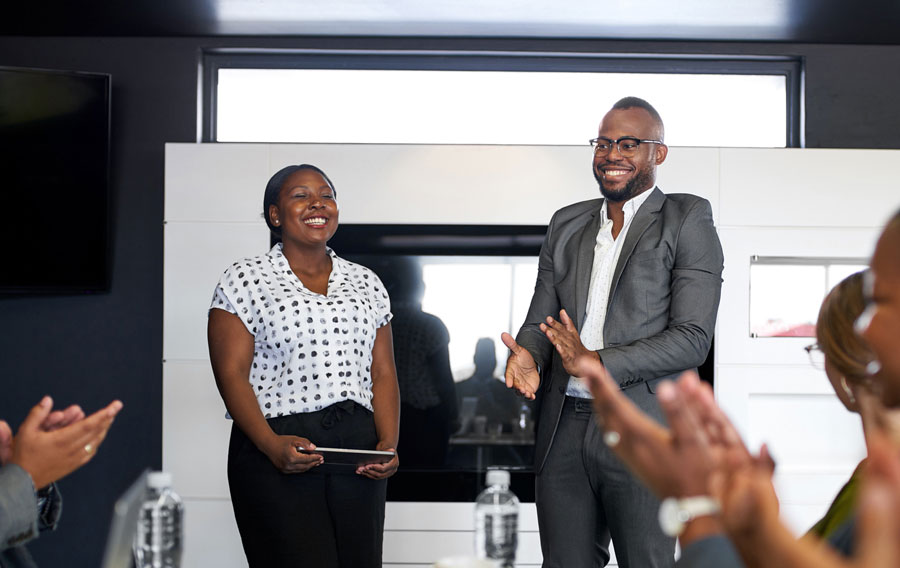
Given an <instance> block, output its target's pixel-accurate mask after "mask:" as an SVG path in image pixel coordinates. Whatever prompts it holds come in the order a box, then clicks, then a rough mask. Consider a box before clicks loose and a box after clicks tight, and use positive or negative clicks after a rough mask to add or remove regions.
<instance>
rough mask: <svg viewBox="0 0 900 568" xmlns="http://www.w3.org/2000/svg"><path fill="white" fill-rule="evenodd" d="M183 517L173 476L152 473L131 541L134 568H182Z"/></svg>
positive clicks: (161, 472)
mask: <svg viewBox="0 0 900 568" xmlns="http://www.w3.org/2000/svg"><path fill="white" fill-rule="evenodd" d="M183 515H184V505H183V504H182V502H181V497H179V496H178V494H177V493H175V491H173V490H172V474H170V473H167V472H164V471H154V472H151V473H150V474H149V475H148V476H147V496H146V498H145V499H144V504H143V506H142V507H141V512H140V516H139V517H138V526H137V533H136V534H135V537H134V557H135V567H136V568H178V567H179V566H181V548H182V534H183V533H182V517H183Z"/></svg>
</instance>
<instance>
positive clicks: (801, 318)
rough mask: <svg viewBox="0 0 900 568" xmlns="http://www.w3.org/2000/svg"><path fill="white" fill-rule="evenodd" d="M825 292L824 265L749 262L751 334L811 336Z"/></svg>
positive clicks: (813, 333)
mask: <svg viewBox="0 0 900 568" xmlns="http://www.w3.org/2000/svg"><path fill="white" fill-rule="evenodd" d="M824 294H825V267H824V266H810V265H789V264H753V265H751V266H750V335H751V336H754V337H814V336H815V331H816V317H817V315H818V313H819V305H820V304H821V302H822V298H823V296H824Z"/></svg>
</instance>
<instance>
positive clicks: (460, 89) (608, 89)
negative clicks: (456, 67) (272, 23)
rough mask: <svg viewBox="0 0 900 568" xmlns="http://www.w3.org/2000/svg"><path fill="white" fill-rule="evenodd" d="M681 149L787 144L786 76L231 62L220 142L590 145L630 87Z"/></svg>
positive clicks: (220, 111) (224, 78)
mask: <svg viewBox="0 0 900 568" xmlns="http://www.w3.org/2000/svg"><path fill="white" fill-rule="evenodd" d="M628 95H634V96H639V97H641V98H644V99H646V100H648V101H649V102H650V103H651V104H653V105H654V106H655V107H656V108H657V110H658V111H659V113H660V114H661V115H662V117H663V119H664V120H665V123H666V142H667V143H668V144H669V145H673V146H743V147H784V146H786V144H787V140H788V136H787V134H786V131H787V128H788V126H787V125H788V109H787V105H786V100H787V80H786V78H785V77H784V76H781V75H765V74H756V75H747V74H732V75H729V74H674V73H585V72H569V73H567V72H549V71H443V70H358V69H350V70H346V69H220V70H219V71H218V83H217V91H216V101H217V102H216V114H215V120H216V140H217V141H219V142H312V143H383V144H387V143H394V144H399V143H414V144H427V143H434V144H586V143H587V140H588V139H589V138H592V137H593V136H595V135H596V128H597V125H598V123H599V121H600V118H601V117H602V116H603V114H604V113H605V112H606V111H607V110H608V109H609V108H610V107H611V106H612V104H613V103H614V102H615V101H617V100H618V99H620V98H621V97H623V96H628Z"/></svg>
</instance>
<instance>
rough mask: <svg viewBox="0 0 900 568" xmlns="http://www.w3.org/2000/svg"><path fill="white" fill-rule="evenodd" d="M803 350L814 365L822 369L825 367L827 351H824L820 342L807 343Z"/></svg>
mask: <svg viewBox="0 0 900 568" xmlns="http://www.w3.org/2000/svg"><path fill="white" fill-rule="evenodd" d="M803 350H804V351H806V354H807V355H809V362H810V363H811V364H812V366H813V367H815V368H816V369H820V370H821V369H824V368H825V352H823V351H822V348H821V347H819V344H818V343H813V344H812V345H807V346H806V347H804V348H803Z"/></svg>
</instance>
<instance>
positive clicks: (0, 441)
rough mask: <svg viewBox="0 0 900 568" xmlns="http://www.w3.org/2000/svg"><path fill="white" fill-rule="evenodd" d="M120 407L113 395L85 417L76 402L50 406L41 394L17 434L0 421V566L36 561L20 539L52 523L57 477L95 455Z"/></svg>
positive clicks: (58, 503) (57, 509)
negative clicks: (59, 407)
mask: <svg viewBox="0 0 900 568" xmlns="http://www.w3.org/2000/svg"><path fill="white" fill-rule="evenodd" d="M121 409H122V403H121V402H119V401H118V400H116V401H113V402H111V403H110V404H109V405H108V406H106V407H105V408H102V409H100V410H98V411H97V412H95V413H94V414H91V415H90V416H87V417H85V415H84V411H82V410H81V408H80V407H79V406H77V405H72V406H70V407H68V408H66V409H65V410H53V399H51V398H50V397H49V396H45V397H44V398H43V399H41V401H40V402H39V403H38V404H37V405H36V406H34V407H33V408H32V409H31V411H30V412H29V413H28V416H27V417H26V418H25V421H24V422H22V425H21V426H20V427H19V430H18V432H16V435H15V436H13V433H12V429H11V428H10V426H9V424H7V423H6V422H5V421H3V420H0V566H4V567H21V566H24V567H30V566H34V561H33V560H32V559H31V556H30V555H29V554H28V551H27V550H26V549H25V547H24V544H25V543H26V542H28V541H29V540H32V539H34V538H37V536H38V533H39V532H40V531H42V530H47V529H54V528H56V524H57V522H58V521H59V515H60V512H61V507H62V498H61V496H60V494H59V491H58V490H57V489H56V485H55V482H56V481H58V480H60V479H62V478H63V477H65V476H66V475H68V474H70V473H72V472H73V471H75V470H76V469H78V468H79V467H81V466H83V465H84V464H86V463H87V462H89V461H90V460H91V458H93V457H94V455H96V452H97V448H98V447H99V446H100V444H101V442H103V439H104V438H105V437H106V433H107V431H108V430H109V427H110V426H112V423H113V419H114V418H115V416H116V414H118V413H119V411H120V410H121Z"/></svg>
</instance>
